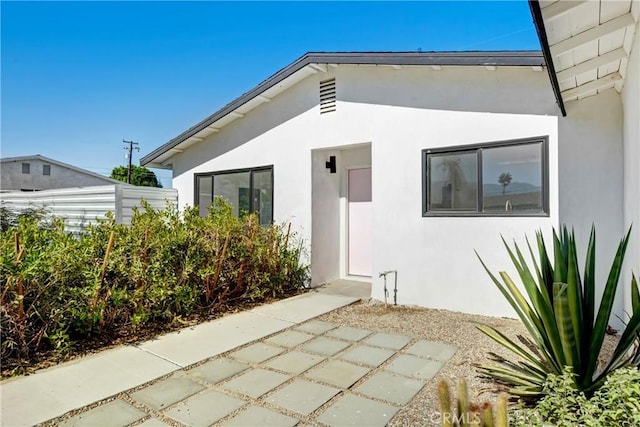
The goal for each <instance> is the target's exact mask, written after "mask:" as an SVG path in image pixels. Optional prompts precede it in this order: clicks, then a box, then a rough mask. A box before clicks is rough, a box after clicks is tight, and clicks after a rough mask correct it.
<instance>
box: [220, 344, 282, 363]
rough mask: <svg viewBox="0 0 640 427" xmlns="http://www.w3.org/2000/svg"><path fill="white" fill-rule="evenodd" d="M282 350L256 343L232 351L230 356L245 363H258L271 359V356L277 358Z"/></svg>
mask: <svg viewBox="0 0 640 427" xmlns="http://www.w3.org/2000/svg"><path fill="white" fill-rule="evenodd" d="M284 350H285V349H284V348H282V347H276V346H274V345H270V344H265V343H262V342H257V343H255V344H251V345H250V346H248V347H245V348H243V349H241V350H238V351H234V352H233V353H231V354H230V356H232V357H234V358H236V359H240V360H245V361H247V362H253V363H260V362H264V361H265V360H269V359H271V358H272V357H273V356H277V355H278V354H280V353H282V352H283V351H284Z"/></svg>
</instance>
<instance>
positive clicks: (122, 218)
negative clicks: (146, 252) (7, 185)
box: [0, 184, 178, 233]
mask: <svg viewBox="0 0 640 427" xmlns="http://www.w3.org/2000/svg"><path fill="white" fill-rule="evenodd" d="M141 199H144V200H146V201H147V202H149V204H150V205H151V206H152V207H153V208H156V209H162V208H164V207H165V206H166V202H167V201H169V202H170V203H172V204H173V205H177V203H178V192H177V190H174V189H164V188H148V187H135V186H127V185H119V184H115V185H101V186H96V187H82V188H65V189H59V190H44V191H36V192H10V193H2V194H0V200H1V201H2V204H3V206H6V207H8V208H10V209H16V210H22V209H25V208H28V207H30V206H32V207H43V208H45V209H46V210H47V211H48V212H50V213H51V214H52V215H54V216H56V217H59V218H63V219H64V220H65V226H66V229H67V230H68V231H71V232H74V233H75V232H79V231H82V229H83V228H84V227H85V226H86V225H87V224H89V223H93V222H96V221H97V220H98V219H104V218H106V213H107V212H113V213H114V214H115V217H116V222H117V223H119V224H130V223H131V218H132V216H133V207H135V206H140V200H141Z"/></svg>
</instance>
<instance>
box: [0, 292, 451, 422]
mask: <svg viewBox="0 0 640 427" xmlns="http://www.w3.org/2000/svg"><path fill="white" fill-rule="evenodd" d="M369 292H370V288H369V286H368V285H366V284H357V283H353V282H341V283H334V284H332V285H331V286H327V287H324V288H323V289H321V290H319V291H313V292H309V293H307V294H304V295H300V296H296V297H293V298H289V299H287V300H283V301H279V302H277V303H274V304H269V305H264V306H261V307H257V308H255V309H253V310H250V311H247V312H243V313H238V314H234V315H231V316H227V317H224V318H222V319H219V320H216V321H213V322H209V323H206V324H202V325H198V326H196V327H193V328H189V329H185V330H182V331H180V332H178V333H171V334H168V335H165V336H163V337H160V338H159V339H157V340H153V341H149V342H146V343H143V344H141V345H139V346H135V347H132V346H127V347H121V348H117V349H113V350H109V351H105V352H103V353H100V354H97V355H95V356H91V357H87V358H84V359H80V360H79V361H77V362H72V363H68V364H64V365H61V366H58V367H55V368H52V369H48V370H45V371H42V372H38V373H36V374H35V375H32V376H29V377H25V378H20V379H16V380H13V381H9V382H5V383H3V384H2V385H1V388H0V390H1V392H2V395H1V398H2V425H4V426H13V425H31V424H36V423H40V422H44V421H47V420H50V419H52V418H56V417H59V416H61V415H63V414H65V413H66V412H68V411H70V410H74V409H80V408H82V410H81V411H80V412H79V413H78V414H76V415H75V416H73V417H72V418H68V419H66V420H63V421H62V422H60V425H65V426H128V425H136V426H137V425H141V426H167V425H181V426H209V425H228V426H269V425H273V426H276V425H278V426H294V425H298V424H315V425H328V426H342V425H363V426H365V425H366V426H384V425H386V424H387V423H388V422H389V420H390V419H391V418H392V417H393V416H394V415H395V414H396V413H397V412H398V411H399V410H400V409H401V408H402V406H403V405H405V404H406V403H408V402H409V401H410V400H411V399H412V398H413V396H415V394H417V393H418V392H419V391H420V390H421V389H422V388H423V387H424V385H425V384H426V382H427V381H429V380H430V379H431V378H432V377H433V376H434V375H435V374H436V373H437V372H438V370H439V369H440V368H441V367H442V365H443V364H444V363H445V362H446V361H447V360H448V359H449V358H450V357H451V356H453V354H454V353H455V351H456V350H455V348H454V347H451V346H449V345H447V344H443V343H437V342H430V341H425V340H416V339H414V338H412V337H408V336H401V335H393V334H385V333H376V332H374V331H370V330H366V329H360V328H352V327H347V326H340V325H335V324H332V323H328V322H321V321H319V320H316V319H313V318H314V317H316V316H318V315H320V314H324V313H326V312H329V311H332V310H334V309H336V308H339V307H342V306H344V305H348V304H351V303H353V302H355V301H357V300H359V299H361V297H368V295H369ZM345 294H346V295H345ZM310 319H311V320H310ZM153 380H156V381H153ZM113 397H115V398H113ZM107 398H110V399H107ZM96 403H97V404H96ZM88 405H90V406H88Z"/></svg>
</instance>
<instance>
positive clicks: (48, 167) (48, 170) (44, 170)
mask: <svg viewBox="0 0 640 427" xmlns="http://www.w3.org/2000/svg"><path fill="white" fill-rule="evenodd" d="M42 175H46V176H50V175H51V165H42Z"/></svg>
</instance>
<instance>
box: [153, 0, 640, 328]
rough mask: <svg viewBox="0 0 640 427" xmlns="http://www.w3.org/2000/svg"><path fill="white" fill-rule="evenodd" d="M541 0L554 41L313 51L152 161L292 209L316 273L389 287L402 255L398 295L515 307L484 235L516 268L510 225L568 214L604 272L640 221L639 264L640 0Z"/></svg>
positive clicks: (471, 309)
mask: <svg viewBox="0 0 640 427" xmlns="http://www.w3.org/2000/svg"><path fill="white" fill-rule="evenodd" d="M530 3H531V4H530V5H531V9H532V14H533V17H534V21H535V23H536V26H537V29H538V33H539V35H540V40H541V45H542V48H543V49H542V52H538V51H524V52H400V53H389V52H366V53H308V54H306V55H304V56H302V57H301V58H299V59H298V60H296V61H295V62H293V63H291V64H290V65H288V66H286V67H285V68H283V69H282V70H280V71H279V72H277V73H276V74H274V75H273V76H271V77H269V78H268V79H266V80H265V81H263V82H262V83H260V84H259V85H258V86H257V87H255V88H254V89H252V90H251V91H249V92H247V93H246V94H244V95H242V96H240V97H239V98H237V99H236V100H234V101H232V102H231V103H229V104H228V105H226V106H225V107H223V108H222V109H220V110H219V111H217V112H215V113H214V114H212V115H211V116H209V117H207V118H206V119H204V120H202V121H201V122H200V123H198V124H196V125H195V126H193V127H191V128H189V129H187V130H185V131H184V132H183V133H181V134H180V135H178V136H177V137H175V138H174V139H172V140H171V141H169V142H167V143H166V144H164V145H162V146H161V147H159V148H157V149H156V150H154V151H153V152H151V153H149V154H148V155H146V156H145V157H143V158H142V161H141V163H142V164H143V165H145V166H149V167H157V168H167V169H171V170H172V171H173V186H174V187H175V188H177V189H178V192H179V204H180V205H181V206H185V205H198V206H200V209H201V212H202V214H205V213H206V212H207V206H208V205H209V203H210V202H211V200H212V197H213V196H215V195H221V196H224V197H226V198H227V199H229V200H230V201H231V203H232V205H233V206H234V208H235V209H236V212H237V211H239V210H240V209H243V210H251V211H257V212H258V213H259V216H260V219H261V221H262V222H264V223H268V222H270V221H275V222H284V221H287V222H291V223H292V225H293V229H295V230H296V231H297V232H298V233H299V234H300V236H301V237H302V238H303V239H304V241H305V242H306V244H307V247H308V249H309V261H310V263H311V274H312V284H313V285H319V284H322V283H326V282H330V281H332V280H335V279H339V278H354V279H360V280H366V281H371V283H372V296H373V297H374V298H377V299H383V298H384V295H383V286H382V284H383V279H382V278H381V277H380V273H382V272H384V271H388V270H395V271H397V279H398V294H397V299H398V303H399V304H416V305H421V306H426V307H431V308H442V309H450V310H457V311H463V312H468V313H480V314H486V315H495V316H513V315H514V313H513V311H512V309H511V308H510V306H508V304H507V303H506V301H504V299H503V298H502V296H501V295H500V294H499V292H498V291H497V289H495V286H494V285H493V284H492V283H491V281H490V279H489V278H488V277H487V275H486V273H485V272H484V270H483V268H482V266H481V264H480V263H479V261H478V259H477V257H476V255H475V253H474V250H476V251H477V252H478V253H479V254H481V256H482V257H483V259H484V260H485V262H486V263H487V264H488V265H489V266H491V267H493V268H494V269H496V270H498V269H507V270H508V269H509V266H510V261H509V259H508V257H507V254H506V252H505V250H504V248H503V247H502V242H501V239H500V236H501V235H502V236H504V237H505V238H506V239H507V240H511V239H516V240H517V241H518V242H524V237H525V235H528V236H529V237H533V234H534V232H535V231H536V230H539V229H541V230H543V232H544V233H545V234H546V235H549V234H550V231H551V229H552V227H558V226H559V225H560V224H565V223H566V224H569V225H572V226H574V227H575V230H576V233H577V235H578V238H579V239H580V240H581V241H583V242H585V241H586V239H587V238H588V232H589V229H590V227H591V224H592V223H594V224H595V225H596V227H597V230H598V254H599V255H601V257H600V260H599V261H600V263H599V265H598V268H599V271H598V274H599V277H600V278H603V277H604V276H605V275H606V273H607V269H608V264H609V263H610V261H611V258H612V256H613V253H614V251H615V247H616V245H617V243H618V242H619V240H620V238H621V237H622V235H623V234H624V232H625V230H626V229H627V228H628V227H629V225H630V224H631V223H635V224H636V228H635V229H634V234H633V237H632V240H631V243H630V249H629V253H628V259H627V267H628V268H627V270H628V271H629V272H630V271H631V269H633V270H634V271H636V272H640V265H639V264H640V253H639V251H638V247H639V246H640V238H639V231H640V209H639V205H640V199H639V191H640V190H639V188H640V169H639V165H640V149H639V121H640V120H638V118H639V117H638V115H639V112H638V104H639V98H640V89H639V82H638V77H639V76H640V66H639V64H638V62H639V58H638V55H639V52H638V43H639V42H638V31H637V21H638V9H639V8H638V1H637V0H633V1H631V0H629V1H622V2H613V3H619V4H618V6H619V7H618V9H616V11H613V12H611V13H610V14H613V15H615V14H618V15H616V16H623V17H624V18H622V19H621V20H619V21H618V23H617V25H615V26H613V25H611V24H609V23H608V22H604V21H602V22H601V21H600V20H601V19H605V18H606V14H604V15H603V14H602V13H601V11H602V10H606V11H607V13H609V12H608V11H609V10H610V6H609V5H608V3H610V2H606V1H602V2H600V1H589V2H556V3H553V2H542V3H540V4H538V2H537V1H532V2H530ZM541 6H542V8H541ZM603 16H605V18H603ZM610 19H611V18H610ZM613 19H617V18H615V17H614V18H613ZM576 20H578V22H580V23H581V24H580V25H577V26H576V25H575V22H576ZM583 21H584V22H583ZM608 31H613V32H616V31H618V32H622V33H623V34H622V36H619V35H618V33H615V34H613V36H611V37H610V38H611V43H610V44H608V45H606V46H610V47H611V48H612V49H613V50H615V51H616V53H615V54H610V53H609V51H608V50H607V49H608V47H607V48H606V49H605V48H603V44H602V43H601V42H599V40H601V39H602V38H604V39H605V40H606V38H607V37H608V36H609V35H610V33H609V32H608ZM614 39H615V40H614ZM618 42H620V47H617V45H616V43H618ZM593 43H595V49H592V45H593ZM558 45H560V46H558ZM598 46H599V47H598ZM623 52H624V55H622V53H623ZM612 73H613V74H615V78H613V77H611V74H612ZM630 277H631V276H630V273H629V274H628V276H627V277H625V279H624V280H625V289H624V292H623V293H622V294H621V296H620V298H619V299H618V301H617V303H616V304H617V306H616V312H617V313H618V314H621V313H622V309H623V306H624V304H625V299H624V298H625V297H627V294H628V288H627V286H628V282H629V280H630ZM623 295H624V296H623ZM626 303H627V304H628V303H629V302H628V301H627V302H626Z"/></svg>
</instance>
